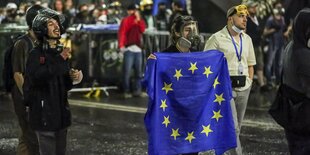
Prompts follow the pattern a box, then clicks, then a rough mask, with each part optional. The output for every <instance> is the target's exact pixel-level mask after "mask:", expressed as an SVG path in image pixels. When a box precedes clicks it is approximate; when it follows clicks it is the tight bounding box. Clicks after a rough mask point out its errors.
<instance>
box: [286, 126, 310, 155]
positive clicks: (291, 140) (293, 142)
mask: <svg viewBox="0 0 310 155" xmlns="http://www.w3.org/2000/svg"><path fill="white" fill-rule="evenodd" d="M285 135H286V139H287V142H288V148H289V151H290V153H291V155H309V154H310V135H309V134H308V135H304V134H301V133H294V132H291V131H288V130H285Z"/></svg>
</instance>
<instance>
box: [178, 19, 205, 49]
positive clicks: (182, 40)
mask: <svg viewBox="0 0 310 155" xmlns="http://www.w3.org/2000/svg"><path fill="white" fill-rule="evenodd" d="M180 31H181V32H178V33H179V34H181V36H180V37H179V38H177V40H176V46H177V47H180V48H181V49H189V50H199V45H200V43H201V37H200V36H199V32H198V26H197V22H196V21H189V22H186V23H185V24H184V25H182V26H181V28H180ZM181 52H186V51H181Z"/></svg>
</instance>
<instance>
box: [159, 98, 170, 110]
mask: <svg viewBox="0 0 310 155" xmlns="http://www.w3.org/2000/svg"><path fill="white" fill-rule="evenodd" d="M167 107H168V106H167V104H166V100H161V105H160V108H163V111H165V109H166V108H167Z"/></svg>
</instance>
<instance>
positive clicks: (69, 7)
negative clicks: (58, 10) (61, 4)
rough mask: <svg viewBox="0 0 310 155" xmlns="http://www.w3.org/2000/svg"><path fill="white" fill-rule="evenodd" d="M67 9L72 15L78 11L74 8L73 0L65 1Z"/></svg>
mask: <svg viewBox="0 0 310 155" xmlns="http://www.w3.org/2000/svg"><path fill="white" fill-rule="evenodd" d="M65 9H66V10H68V11H69V13H70V15H71V17H74V16H75V15H76V13H77V10H76V9H75V8H74V4H73V0H66V1H65Z"/></svg>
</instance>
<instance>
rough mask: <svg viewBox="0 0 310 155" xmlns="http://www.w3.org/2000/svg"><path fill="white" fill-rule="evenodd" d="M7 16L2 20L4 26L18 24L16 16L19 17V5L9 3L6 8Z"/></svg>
mask: <svg viewBox="0 0 310 155" xmlns="http://www.w3.org/2000/svg"><path fill="white" fill-rule="evenodd" d="M5 9H6V15H5V18H4V19H3V20H2V24H8V23H17V20H16V16H17V5H16V4H15V3H12V2H10V3H8V4H7V5H6V7H5Z"/></svg>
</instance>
